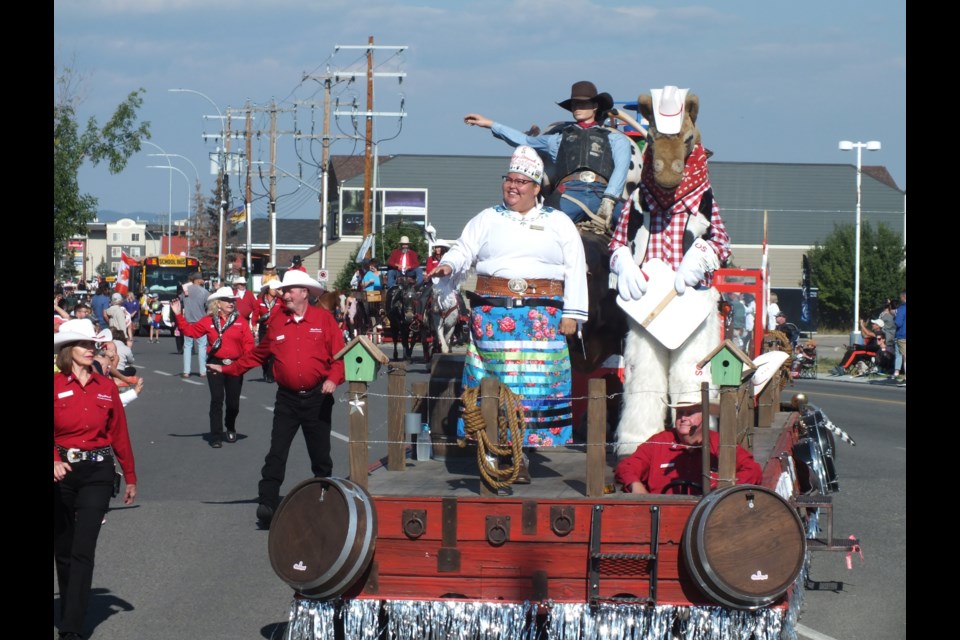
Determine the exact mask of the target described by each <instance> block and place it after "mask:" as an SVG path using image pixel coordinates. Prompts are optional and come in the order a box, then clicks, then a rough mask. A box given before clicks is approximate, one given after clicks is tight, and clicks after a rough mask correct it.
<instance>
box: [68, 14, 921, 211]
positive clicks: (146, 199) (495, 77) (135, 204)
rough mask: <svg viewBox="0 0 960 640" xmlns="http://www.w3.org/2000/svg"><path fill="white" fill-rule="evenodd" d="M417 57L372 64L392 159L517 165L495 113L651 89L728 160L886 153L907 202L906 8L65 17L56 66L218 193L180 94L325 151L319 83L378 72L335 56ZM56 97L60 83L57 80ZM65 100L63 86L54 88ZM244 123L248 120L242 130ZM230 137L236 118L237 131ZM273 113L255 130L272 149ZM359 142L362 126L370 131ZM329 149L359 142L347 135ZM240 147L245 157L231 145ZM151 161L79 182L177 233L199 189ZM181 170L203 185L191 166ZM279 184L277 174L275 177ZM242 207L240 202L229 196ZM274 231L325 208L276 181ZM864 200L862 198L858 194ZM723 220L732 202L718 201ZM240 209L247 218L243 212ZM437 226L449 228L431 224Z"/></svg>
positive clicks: (519, 114) (190, 103)
mask: <svg viewBox="0 0 960 640" xmlns="http://www.w3.org/2000/svg"><path fill="white" fill-rule="evenodd" d="M370 36H373V37H374V42H375V44H376V45H377V46H392V45H397V46H400V45H405V46H407V47H409V48H408V49H407V50H406V51H405V52H403V53H397V52H395V51H387V50H378V51H376V52H375V63H376V65H377V71H378V72H404V73H406V78H405V79H404V80H403V82H402V84H401V83H399V82H398V81H397V80H396V79H393V78H379V79H377V81H376V84H375V87H376V95H375V103H374V109H375V110H377V111H391V112H394V111H399V110H400V108H401V101H402V104H403V110H404V111H405V112H406V113H407V116H406V117H405V118H403V119H402V120H401V119H399V118H393V117H380V118H376V123H375V128H374V139H375V140H377V141H378V142H379V144H378V146H379V153H380V154H381V155H385V154H401V153H413V154H456V155H459V154H464V155H503V156H504V158H506V157H507V156H508V155H509V147H507V146H506V145H505V144H504V143H502V142H500V141H498V140H495V139H494V138H493V137H492V136H490V134H489V132H488V131H487V130H483V129H479V128H471V127H467V126H466V125H464V124H463V116H464V115H465V114H467V113H470V112H476V113H481V114H483V115H486V116H488V117H490V118H493V119H494V120H497V121H500V122H503V123H505V124H508V125H511V126H514V127H517V128H526V127H527V126H528V125H530V124H532V123H537V124H540V125H541V126H543V125H546V124H549V123H551V122H554V121H557V120H561V119H563V118H564V114H565V113H566V112H564V111H563V110H562V109H560V108H559V107H558V106H557V105H556V103H557V102H558V101H560V100H563V99H565V98H567V97H569V92H570V85H571V84H572V83H573V82H575V81H577V80H584V79H587V80H592V81H593V82H594V83H595V84H596V85H597V87H598V88H599V90H600V91H606V92H609V93H610V94H611V95H612V96H613V97H614V99H615V100H617V101H634V100H636V98H637V96H638V95H639V94H641V93H649V92H650V89H651V88H654V87H662V86H664V85H668V84H674V85H678V86H680V87H684V88H686V87H689V88H690V90H691V92H693V93H696V94H697V95H699V97H700V104H701V116H700V120H699V125H700V128H701V131H702V135H703V141H704V145H705V146H706V147H707V148H709V149H711V150H712V151H713V152H714V156H713V160H714V161H718V160H719V161H744V162H801V163H822V164H850V165H855V164H856V152H855V151H854V152H850V151H846V152H845V151H840V150H839V149H838V148H837V143H838V142H839V141H840V140H852V141H855V142H856V141H863V142H866V141H868V140H879V141H881V143H882V145H883V148H882V150H880V151H878V152H867V151H864V152H863V164H864V165H883V166H886V167H887V169H888V170H889V171H890V173H891V175H892V176H893V178H894V180H895V181H896V183H897V185H898V186H899V187H900V188H901V189H904V190H905V189H906V135H905V120H906V3H905V2H903V1H902V0H899V1H891V0H844V1H841V2H812V3H804V4H802V5H799V4H797V3H792V2H769V1H761V0H757V1H753V0H728V1H722V2H720V1H718V2H703V3H699V4H696V3H688V2H682V1H674V2H668V1H654V2H622V1H619V0H613V1H609V2H605V1H600V0H593V1H587V0H579V1H576V2H574V1H572V0H570V1H568V0H555V1H551V0H540V1H538V2H533V1H530V0H509V1H507V0H483V1H480V2H477V1H472V0H469V1H465V2H440V1H424V0H390V1H380V0H370V1H365V2H356V1H341V0H270V1H269V2H263V1H258V2H253V1H250V0H54V62H55V75H56V69H57V68H62V67H64V66H69V67H72V68H74V69H76V70H77V71H78V72H79V74H80V77H81V78H80V79H81V83H80V84H79V85H78V87H79V89H78V95H79V96H80V97H81V99H82V102H81V104H80V107H79V109H80V114H81V116H82V117H83V118H84V119H85V118H86V117H88V116H96V117H97V119H98V120H99V121H100V122H101V123H102V122H104V121H105V120H106V119H107V118H108V117H109V116H110V114H111V113H112V110H113V109H114V108H115V107H116V105H117V104H118V103H119V102H121V101H122V100H123V99H124V98H125V97H126V95H127V94H128V93H129V92H130V91H132V90H134V89H137V88H139V87H143V88H144V89H146V95H145V101H144V106H143V109H142V111H141V116H142V118H143V119H145V120H149V121H150V122H151V129H152V133H153V137H152V139H151V141H152V142H154V143H155V144H157V145H159V146H161V147H162V148H163V149H164V150H165V151H166V152H167V153H170V154H179V155H182V156H186V157H187V158H188V159H189V160H190V161H192V162H193V164H194V165H195V166H196V168H197V170H198V171H199V172H200V177H201V180H202V182H203V187H204V192H205V193H208V192H209V191H210V189H212V188H213V178H212V177H211V176H210V175H209V163H208V160H207V157H208V153H210V152H213V151H215V149H216V142H215V141H212V140H207V141H205V140H203V138H202V134H204V133H208V134H212V133H216V132H218V131H219V125H218V124H217V122H216V120H215V119H206V120H205V119H204V116H205V115H215V114H216V111H215V109H214V108H213V107H212V106H211V105H210V103H209V102H207V101H206V100H205V99H204V98H202V97H201V96H198V95H195V94H188V93H171V92H168V89H170V88H177V87H183V88H188V89H193V90H196V91H200V92H202V93H204V94H206V95H207V96H209V97H210V98H211V99H212V100H213V101H214V102H215V103H216V104H217V106H218V107H219V108H220V110H221V111H222V112H224V113H226V112H227V109H228V107H229V108H230V109H231V110H235V109H241V108H242V107H243V106H244V104H245V103H246V102H247V101H248V100H249V102H250V103H251V105H252V106H254V107H255V108H260V109H263V108H266V107H268V106H269V105H270V102H271V100H276V101H277V104H278V107H279V108H280V109H282V110H288V111H284V112H282V113H281V114H280V115H279V116H278V129H279V130H281V131H285V130H286V131H289V130H292V129H294V127H295V126H296V127H297V128H298V129H299V130H301V131H303V132H307V133H309V132H311V130H312V132H313V133H315V134H317V135H319V134H320V133H321V131H322V117H321V114H322V108H317V109H316V110H315V111H313V112H311V108H310V107H309V105H307V104H306V103H307V102H309V101H318V102H321V103H322V99H323V92H322V88H321V84H320V83H318V82H317V81H315V80H310V79H307V80H304V76H305V75H309V74H323V73H325V72H328V71H329V72H333V71H365V69H366V62H365V58H364V54H363V52H362V51H360V50H348V49H341V50H340V51H336V52H335V47H336V46H337V45H365V44H366V43H367V41H368V38H369V37H370ZM55 79H56V78H55ZM334 96H335V97H336V96H339V98H340V100H341V101H342V102H350V101H352V100H354V99H355V100H356V101H357V102H358V104H359V106H360V108H361V109H364V108H365V106H366V86H365V82H364V81H363V80H361V81H359V82H356V83H354V84H352V85H347V84H346V83H342V84H339V85H337V86H335V87H334ZM54 97H55V99H56V86H55V96H54ZM238 118H239V120H238ZM233 126H234V128H236V127H237V126H242V117H241V116H236V117H235V118H234V125H233ZM268 128H269V121H268V119H267V118H266V117H265V116H264V115H263V113H260V114H259V115H257V116H256V117H255V119H254V129H255V130H256V129H260V130H263V131H267V130H268ZM363 132H364V125H363V120H362V119H361V120H360V122H359V132H358V133H360V134H361V135H362V134H363ZM332 133H334V134H340V135H344V134H354V133H356V132H355V131H354V129H353V126H352V124H351V122H350V119H349V118H346V117H341V118H338V119H337V121H336V122H335V124H334V125H333V127H332ZM266 140H267V136H264V137H263V138H262V139H261V140H260V141H255V142H254V144H253V152H252V156H253V158H254V159H255V160H264V161H266V160H269V157H270V156H269V148H268V145H267V144H266ZM237 143H238V142H237V141H235V142H234V143H233V144H234V145H236V144H237ZM363 148H364V146H363V142H362V141H357V140H350V139H339V140H337V141H336V142H335V143H334V144H333V146H332V152H333V153H335V154H351V153H355V154H362V153H363ZM149 153H157V150H156V149H155V148H153V147H151V146H149V145H145V146H144V149H143V151H142V152H141V153H139V154H137V156H135V157H133V158H131V160H130V163H129V164H128V166H127V168H126V169H125V170H124V171H123V172H122V173H121V174H119V175H116V176H111V175H110V174H109V173H108V171H107V170H106V168H105V167H98V168H89V167H88V168H84V169H83V170H82V171H81V174H80V187H81V189H82V190H83V191H84V192H86V193H90V194H92V195H94V196H96V197H97V198H98V199H99V203H100V208H101V209H109V210H114V211H120V212H128V213H132V212H159V213H166V212H167V209H168V203H169V199H170V198H172V202H173V204H172V207H173V211H174V215H176V213H177V212H178V211H179V212H182V211H183V210H184V209H185V207H186V203H187V191H186V188H187V184H186V182H187V181H186V180H184V178H183V177H182V176H180V175H179V174H178V173H176V172H173V173H174V174H175V175H173V187H172V196H171V195H170V189H169V188H168V177H167V175H168V174H169V173H170V172H169V171H168V170H166V169H162V170H158V169H149V168H147V166H148V165H160V164H166V160H165V159H164V158H157V157H149V156H148V155H147V154H149ZM320 154H321V150H320V145H319V143H317V142H314V143H312V144H311V143H309V142H300V143H296V142H295V141H294V139H293V136H291V135H289V134H284V135H281V136H280V137H279V139H278V141H277V158H278V159H277V162H276V164H277V165H278V166H279V167H280V168H281V169H283V170H284V171H287V172H289V173H293V174H297V175H302V176H303V180H304V182H307V183H308V184H311V185H314V186H316V185H318V180H317V179H316V169H315V168H314V166H315V165H316V164H317V163H318V161H319V158H320ZM171 162H172V163H173V165H174V166H176V167H178V168H179V169H180V170H181V171H183V172H184V173H185V174H186V175H187V176H189V178H190V183H191V189H192V183H193V180H194V176H195V174H194V169H193V167H192V166H191V165H190V164H189V162H187V161H185V160H183V159H181V158H177V157H173V158H171ZM264 170H265V171H266V168H265V169H264ZM233 184H234V193H235V194H236V193H238V191H237V185H236V178H234V183H233ZM265 190H266V189H265V183H264V185H261V184H260V181H259V180H258V179H256V178H255V179H254V192H255V194H254V197H255V201H254V212H255V214H258V215H263V214H264V213H265V212H266V210H267V199H266V198H265V197H259V196H263V195H264V194H265ZM278 193H279V194H280V198H279V199H278V205H277V207H278V215H279V216H280V217H313V216H315V215H317V213H318V211H319V205H318V203H317V200H316V193H315V192H314V191H312V190H310V189H309V188H308V187H304V186H300V185H299V184H298V183H297V182H296V181H295V180H292V179H290V178H281V179H280V181H279V187H278ZM851 198H855V185H854V184H853V183H852V184H851ZM717 199H718V202H719V203H720V205H721V207H722V206H723V194H717ZM235 204H239V202H236V203H235ZM434 214H435V215H436V212H434Z"/></svg>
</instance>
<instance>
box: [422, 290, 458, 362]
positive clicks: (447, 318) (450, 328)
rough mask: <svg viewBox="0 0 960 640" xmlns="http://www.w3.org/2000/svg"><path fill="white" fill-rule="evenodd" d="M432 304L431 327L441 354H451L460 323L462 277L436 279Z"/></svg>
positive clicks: (432, 293)
mask: <svg viewBox="0 0 960 640" xmlns="http://www.w3.org/2000/svg"><path fill="white" fill-rule="evenodd" d="M433 280H434V282H433V290H432V292H431V296H430V297H431V304H430V326H431V328H432V329H433V334H434V335H435V336H436V337H437V341H438V342H439V343H440V352H441V353H450V342H451V340H452V339H453V336H454V333H455V332H456V330H457V327H458V326H459V321H460V281H461V280H462V278H461V277H454V276H451V277H449V278H434V279H433ZM454 280H456V282H454Z"/></svg>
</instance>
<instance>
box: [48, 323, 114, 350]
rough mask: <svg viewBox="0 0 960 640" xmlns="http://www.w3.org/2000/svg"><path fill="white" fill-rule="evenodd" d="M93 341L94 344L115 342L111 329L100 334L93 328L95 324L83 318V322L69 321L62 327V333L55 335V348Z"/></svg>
mask: <svg viewBox="0 0 960 640" xmlns="http://www.w3.org/2000/svg"><path fill="white" fill-rule="evenodd" d="M85 340H92V341H93V342H97V343H99V342H110V341H111V340H113V334H112V333H110V329H104V330H103V331H101V332H100V333H97V330H96V329H95V328H94V326H93V322H91V321H90V320H87V319H86V318H83V319H82V320H67V321H66V322H64V323H63V324H61V325H60V331H58V332H56V333H55V334H53V346H54V347H60V346H63V345H65V344H70V343H71V342H83V341H85Z"/></svg>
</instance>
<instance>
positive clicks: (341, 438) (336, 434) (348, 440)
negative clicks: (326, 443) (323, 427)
mask: <svg viewBox="0 0 960 640" xmlns="http://www.w3.org/2000/svg"><path fill="white" fill-rule="evenodd" d="M330 435H331V436H333V437H334V438H338V439H340V440H343V441H344V442H350V438H348V437H347V436H345V435H341V434H339V433H337V432H336V431H331V432H330Z"/></svg>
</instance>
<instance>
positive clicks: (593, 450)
mask: <svg viewBox="0 0 960 640" xmlns="http://www.w3.org/2000/svg"><path fill="white" fill-rule="evenodd" d="M587 389H588V391H587V393H588V395H589V399H588V400H587V497H590V498H598V497H600V496H602V495H603V485H604V476H605V472H606V466H607V456H606V453H607V449H606V439H607V381H606V380H604V379H603V378H593V379H591V380H590V382H589V385H588V387H587Z"/></svg>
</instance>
